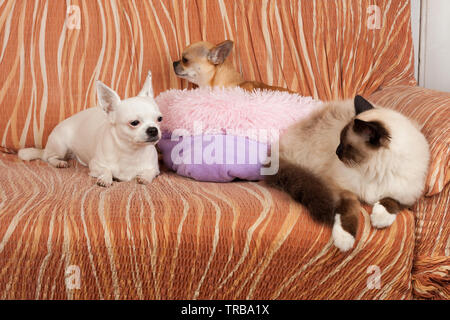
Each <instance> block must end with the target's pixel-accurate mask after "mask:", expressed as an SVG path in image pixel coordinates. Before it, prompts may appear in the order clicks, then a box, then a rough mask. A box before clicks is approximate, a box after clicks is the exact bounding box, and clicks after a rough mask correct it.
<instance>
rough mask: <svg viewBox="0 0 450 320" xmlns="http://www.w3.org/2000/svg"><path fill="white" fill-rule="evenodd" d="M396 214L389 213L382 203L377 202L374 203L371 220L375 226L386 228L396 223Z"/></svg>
mask: <svg viewBox="0 0 450 320" xmlns="http://www.w3.org/2000/svg"><path fill="white" fill-rule="evenodd" d="M396 216H397V215H396V214H392V213H389V212H388V211H387V210H386V208H385V207H384V206H383V205H382V204H380V203H379V202H377V203H375V204H374V205H373V208H372V214H371V215H370V222H371V223H372V226H373V227H375V228H378V229H381V228H386V227H389V226H390V225H391V224H393V223H394V221H395V218H396Z"/></svg>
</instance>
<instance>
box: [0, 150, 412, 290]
mask: <svg viewBox="0 0 450 320" xmlns="http://www.w3.org/2000/svg"><path fill="white" fill-rule="evenodd" d="M70 164H71V166H70V168H68V169H56V168H53V167H50V166H49V165H48V164H46V163H44V162H41V161H34V162H22V161H20V160H19V159H18V158H17V157H16V156H15V155H8V154H0V295H1V298H8V299H35V298H39V299H98V298H104V299H114V298H121V299H192V298H198V299H246V298H249V299H351V298H361V299H380V298H385V299H401V298H406V299H408V298H411V273H410V272H411V268H412V259H413V248H414V219H413V216H412V214H411V212H409V211H404V212H402V213H400V214H399V216H398V218H397V220H396V222H395V223H394V224H393V225H392V226H391V227H390V228H388V229H385V230H375V229H372V228H371V226H370V219H369V213H370V209H369V208H367V207H364V208H363V210H362V212H361V219H360V231H359V232H358V235H357V245H356V247H355V248H354V249H353V250H352V251H350V252H347V253H341V252H340V251H339V250H338V249H336V248H335V247H334V246H333V244H332V242H331V240H330V236H331V230H329V229H328V228H326V227H324V226H322V225H318V224H316V223H314V222H313V221H312V220H311V219H310V218H309V216H308V214H307V213H306V212H305V210H304V209H303V207H302V206H301V205H299V204H297V203H295V202H293V201H292V200H291V199H290V198H289V197H288V196H287V195H286V194H284V193H282V192H280V191H278V190H275V189H271V188H268V187H266V186H265V185H264V183H263V182H258V183H253V182H233V183H226V184H220V183H211V182H198V181H194V180H191V179H188V178H185V177H181V176H178V175H176V174H175V173H171V172H169V171H167V170H165V169H163V170H162V174H161V175H160V176H159V177H157V178H156V179H155V180H154V182H153V183H152V184H150V185H148V186H143V185H139V184H137V183H136V182H135V181H132V182H120V183H114V184H113V186H112V187H110V188H102V187H99V186H97V185H96V184H95V180H94V179H93V178H91V177H89V176H88V169H87V168H86V167H83V166H81V165H79V164H76V163H75V162H73V161H72V162H71V163H70ZM378 276H379V277H378ZM377 279H380V281H377Z"/></svg>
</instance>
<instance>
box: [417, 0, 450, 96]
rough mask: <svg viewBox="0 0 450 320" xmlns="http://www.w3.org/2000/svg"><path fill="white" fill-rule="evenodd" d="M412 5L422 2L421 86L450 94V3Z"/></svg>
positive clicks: (430, 1) (442, 0) (440, 0)
mask: <svg viewBox="0 0 450 320" xmlns="http://www.w3.org/2000/svg"><path fill="white" fill-rule="evenodd" d="M412 2H421V6H420V7H421V15H420V36H419V61H418V63H419V68H418V80H419V86H421V87H425V88H430V89H436V90H441V91H447V92H450V0H421V1H420V0H412ZM414 5H415V6H416V7H417V4H413V6H414ZM412 21H413V19H412Z"/></svg>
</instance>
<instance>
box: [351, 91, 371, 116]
mask: <svg viewBox="0 0 450 320" xmlns="http://www.w3.org/2000/svg"><path fill="white" fill-rule="evenodd" d="M373 108H374V107H373V105H372V104H371V103H370V102H369V101H367V100H366V99H364V98H363V97H361V96H359V95H358V96H356V97H355V113H356V115H358V114H360V113H361V112H364V111H367V110H370V109H373Z"/></svg>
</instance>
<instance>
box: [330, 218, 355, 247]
mask: <svg viewBox="0 0 450 320" xmlns="http://www.w3.org/2000/svg"><path fill="white" fill-rule="evenodd" d="M331 235H332V237H333V241H334V245H335V246H336V247H337V248H338V249H339V250H341V251H342V252H345V251H348V250H350V249H351V248H353V245H354V244H355V237H354V236H352V235H351V234H350V233H349V232H347V231H345V230H344V228H342V224H341V215H340V214H336V216H335V217H334V225H333V230H332V232H331Z"/></svg>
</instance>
